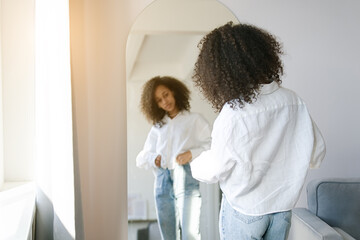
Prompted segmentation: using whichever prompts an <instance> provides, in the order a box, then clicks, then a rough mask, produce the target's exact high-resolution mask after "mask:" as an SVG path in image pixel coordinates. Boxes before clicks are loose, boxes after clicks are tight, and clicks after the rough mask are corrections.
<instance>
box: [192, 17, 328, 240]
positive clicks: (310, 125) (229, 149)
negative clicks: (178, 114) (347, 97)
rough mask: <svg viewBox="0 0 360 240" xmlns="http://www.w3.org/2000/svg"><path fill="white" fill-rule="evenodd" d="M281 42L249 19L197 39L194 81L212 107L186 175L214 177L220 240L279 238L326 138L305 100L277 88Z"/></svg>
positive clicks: (283, 236)
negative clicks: (207, 143) (208, 127)
mask: <svg viewBox="0 0 360 240" xmlns="http://www.w3.org/2000/svg"><path fill="white" fill-rule="evenodd" d="M281 54H282V48H281V44H280V43H279V42H278V41H277V40H276V38H275V37H274V36H273V35H271V34H270V33H268V32H267V31H265V30H262V29H260V28H258V27H255V26H253V25H247V24H236V25H233V24H232V23H228V24H226V25H224V26H221V27H219V28H217V29H214V30H213V31H212V32H210V33H209V34H207V35H206V36H205V37H204V38H203V39H202V41H201V44H200V54H199V57H198V59H197V62H196V67H195V74H194V81H195V83H196V85H197V86H198V87H200V89H201V92H202V93H203V94H204V96H205V97H206V98H207V99H208V100H209V101H210V102H211V103H212V105H213V107H214V108H215V109H216V110H217V111H219V112H220V113H219V115H218V117H217V118H216V120H215V122H214V125H213V130H212V143H211V149H210V150H207V151H205V152H203V153H201V155H200V156H199V157H197V158H196V159H194V161H192V163H191V170H192V173H193V176H194V177H195V178H196V179H198V180H200V181H204V182H207V183H215V182H219V184H220V188H221V190H222V192H223V199H222V206H221V212H220V224H219V225H220V237H221V239H265V240H273V239H274V240H285V239H287V235H288V231H289V229H290V224H291V209H292V208H293V207H294V206H295V203H296V201H297V199H298V197H299V195H300V192H301V188H302V186H303V184H304V181H305V177H306V174H307V172H308V168H309V167H311V168H316V167H319V166H320V164H321V162H322V159H323V158H324V156H325V152H326V149H325V142H324V139H323V137H322V136H321V133H320V131H319V129H318V128H317V126H316V124H315V122H314V121H313V120H312V117H311V116H310V114H309V111H308V109H307V106H306V104H305V102H304V101H303V100H302V99H301V98H300V97H299V96H298V95H297V94H296V93H295V92H293V91H291V90H289V89H286V88H283V87H282V86H281V75H282V73H283V66H282V61H281Z"/></svg>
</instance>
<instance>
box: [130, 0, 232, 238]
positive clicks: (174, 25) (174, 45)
mask: <svg viewBox="0 0 360 240" xmlns="http://www.w3.org/2000/svg"><path fill="white" fill-rule="evenodd" d="M229 21H233V22H234V23H236V22H237V19H236V17H235V16H234V15H233V14H232V13H231V12H230V11H229V10H228V9H227V8H226V7H224V6H223V5H222V4H221V3H219V2H217V1H216V0H155V1H154V2H153V3H151V4H150V5H149V6H148V7H147V8H146V9H145V10H144V11H143V12H142V13H141V14H140V15H139V16H138V18H137V19H136V21H135V23H134V24H133V26H132V28H131V31H130V33H129V36H128V41H127V48H126V70H127V152H128V164H127V165H128V200H129V201H128V219H129V232H128V236H129V239H137V238H136V236H137V230H138V229H141V228H144V227H146V226H147V225H148V224H149V223H150V222H153V221H156V212H155V203H154V196H153V191H154V189H153V184H154V176H153V173H152V171H151V170H144V169H139V168H137V167H136V164H135V159H136V156H137V154H138V153H139V152H140V151H141V149H142V148H143V145H144V142H145V139H146V136H147V134H148V132H149V130H150V128H151V124H150V123H149V122H147V121H146V119H145V117H144V116H143V115H142V113H141V112H140V108H139V103H140V96H141V91H142V86H143V84H144V83H145V82H146V81H147V80H149V79H150V78H152V77H154V76H158V75H160V76H165V75H168V76H173V77H176V78H177V79H179V80H181V81H183V82H184V83H185V84H186V85H187V87H188V88H189V89H190V90H191V102H190V104H191V111H192V112H199V113H201V114H202V115H203V116H204V117H205V118H206V119H207V120H208V121H209V123H210V124H211V125H212V123H213V121H214V119H215V117H216V115H215V113H214V111H213V110H212V109H211V106H210V105H209V104H208V103H207V102H206V101H205V100H204V99H203V98H202V96H201V94H200V93H199V91H198V89H196V88H195V87H194V85H193V83H192V80H191V76H192V72H193V68H194V63H195V61H196V58H197V55H198V52H199V49H198V47H197V45H198V43H199V41H200V40H201V38H202V37H203V36H204V35H205V34H206V33H208V32H209V31H211V30H212V29H214V28H216V27H218V26H221V25H223V24H225V23H226V22H229ZM200 190H201V194H202V208H201V220H200V231H201V234H202V238H203V239H209V240H211V239H218V209H219V205H220V191H219V187H218V185H215V184H214V185H206V184H201V185H200Z"/></svg>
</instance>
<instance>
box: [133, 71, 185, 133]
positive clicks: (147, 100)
mask: <svg viewBox="0 0 360 240" xmlns="http://www.w3.org/2000/svg"><path fill="white" fill-rule="evenodd" d="M160 85H162V86H165V87H167V88H168V89H170V91H172V92H173V95H174V98H175V105H176V107H177V108H178V110H179V111H182V110H186V111H189V110H190V90H189V89H188V88H187V87H186V85H185V84H184V83H182V82H181V81H180V80H178V79H176V78H174V77H170V76H163V77H160V76H156V77H153V78H152V79H150V80H149V81H147V82H146V83H145V84H144V86H143V91H142V94H141V101H140V108H141V111H142V113H143V114H144V115H145V117H146V118H147V120H148V121H149V122H151V123H152V124H153V125H155V126H158V127H162V126H163V125H164V122H163V121H162V120H163V118H164V116H165V114H166V111H165V110H163V109H162V108H160V107H159V106H158V104H157V102H156V100H155V90H156V88H157V87H158V86H160Z"/></svg>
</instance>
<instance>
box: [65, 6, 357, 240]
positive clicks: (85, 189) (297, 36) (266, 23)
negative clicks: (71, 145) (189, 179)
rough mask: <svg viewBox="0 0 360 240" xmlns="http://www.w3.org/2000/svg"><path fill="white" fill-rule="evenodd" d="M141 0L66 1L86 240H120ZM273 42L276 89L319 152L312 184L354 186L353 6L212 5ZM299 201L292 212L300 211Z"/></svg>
mask: <svg viewBox="0 0 360 240" xmlns="http://www.w3.org/2000/svg"><path fill="white" fill-rule="evenodd" d="M149 2H150V0H136V1H134V0H124V1H116V2H115V1H111V0H103V1H91V0H72V1H70V10H71V16H70V19H71V44H72V46H71V47H72V55H71V57H72V78H73V87H74V88H73V90H74V96H75V97H74V107H75V118H76V126H77V128H76V134H77V142H78V144H77V148H78V157H79V167H80V174H81V187H82V189H81V190H82V199H83V211H84V228H85V235H86V239H127V236H126V235H127V234H126V232H127V211H126V198H127V194H126V169H127V167H126V155H127V154H126V115H125V111H126V107H125V106H126V105H125V101H126V100H125V99H126V98H125V43H126V38H127V33H128V31H129V29H130V26H131V24H132V23H133V21H134V19H135V17H136V16H137V15H138V14H139V13H140V11H141V10H142V9H143V8H144V7H145V6H146V5H147V3H149ZM221 2H223V3H224V4H225V5H227V6H228V7H229V8H230V9H231V10H232V11H233V12H234V14H235V15H236V16H237V17H238V18H239V20H240V21H246V22H249V23H253V24H256V25H258V26H260V27H264V28H266V29H267V30H269V31H271V32H273V33H274V34H275V35H277V36H278V37H279V38H280V39H281V41H282V42H283V43H284V48H285V50H286V53H287V55H286V57H285V59H284V60H285V71H286V76H285V78H284V86H286V87H289V88H292V89H293V90H295V91H297V92H298V93H299V94H300V95H301V96H302V97H303V98H304V99H305V101H306V102H307V103H308V106H309V109H310V111H311V113H312V115H313V118H314V119H315V121H316V122H317V123H318V125H319V127H320V129H321V130H322V132H323V135H324V137H325V139H326V142H327V147H328V152H327V156H326V159H325V161H324V164H323V165H322V167H321V169H319V170H316V171H313V172H311V173H310V174H309V177H308V179H312V178H318V177H327V176H331V177H350V176H359V167H360V166H359V160H358V159H357V157H358V156H359V149H360V146H359V143H360V141H359V136H360V134H359V128H358V127H357V123H358V122H359V117H360V116H359V111H358V110H357V109H358V106H357V105H355V104H356V103H357V102H359V97H358V95H357V91H359V89H360V83H359V82H358V80H359V79H360V73H359V59H357V58H356V57H357V56H358V55H359V49H360V48H359V46H358V43H359V42H360V41H359V40H360V39H359V38H360V33H359V30H358V29H359V28H358V26H357V25H358V23H359V22H360V21H359V20H360V19H359V17H360V16H359V15H358V12H359V10H360V6H359V4H360V3H359V2H358V1H355V0H343V1H335V0H332V1H329V0H318V1H310V0H305V1H296V2H295V1H285V0H283V1H276V0H274V1H254V0H222V1H221ZM304 203H305V202H304V195H302V198H301V200H300V203H299V204H300V205H302V204H304Z"/></svg>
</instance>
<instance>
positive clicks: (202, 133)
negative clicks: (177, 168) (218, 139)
mask: <svg viewBox="0 0 360 240" xmlns="http://www.w3.org/2000/svg"><path fill="white" fill-rule="evenodd" d="M195 129H196V143H197V144H196V146H195V147H193V148H191V149H189V150H190V151H191V155H192V159H195V158H196V157H198V156H199V155H200V154H201V152H203V151H205V150H208V149H210V145H211V129H210V125H209V123H208V122H207V121H206V120H205V119H204V118H203V117H202V116H200V117H199V119H198V120H197V121H196V125H195Z"/></svg>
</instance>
